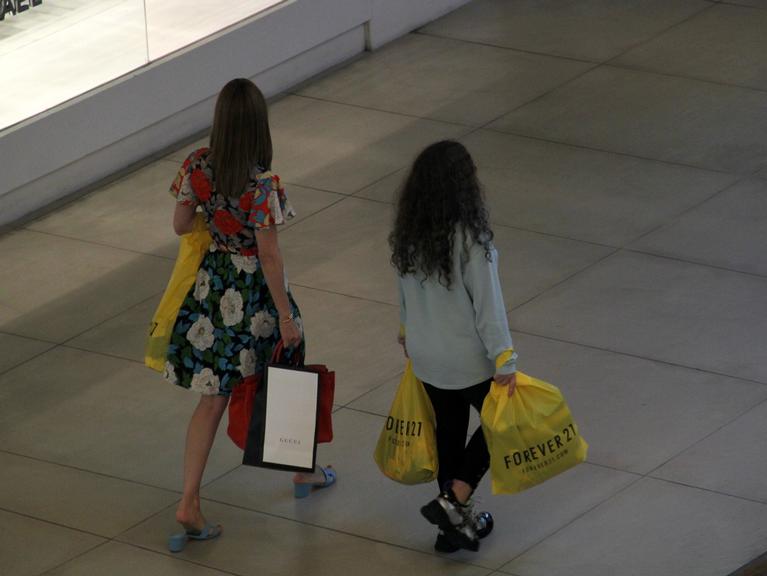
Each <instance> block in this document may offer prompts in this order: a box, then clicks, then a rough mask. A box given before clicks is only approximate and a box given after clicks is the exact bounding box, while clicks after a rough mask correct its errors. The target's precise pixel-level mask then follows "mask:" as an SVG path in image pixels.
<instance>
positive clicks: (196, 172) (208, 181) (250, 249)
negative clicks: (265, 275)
mask: <svg viewBox="0 0 767 576" xmlns="http://www.w3.org/2000/svg"><path fill="white" fill-rule="evenodd" d="M209 159H210V149H208V148H200V149H199V150H195V151H194V152H192V153H191V154H190V155H189V156H188V157H187V159H186V160H185V161H184V164H183V165H182V167H181V170H179V173H178V175H177V176H176V178H175V180H174V182H173V184H172V186H171V193H172V194H173V195H174V196H175V197H176V201H177V202H179V203H181V204H188V205H199V206H200V207H201V208H202V211H203V214H204V215H205V220H206V221H207V223H208V228H209V229H210V233H211V235H212V236H213V240H214V242H215V244H216V245H218V246H219V247H220V248H221V249H222V250H225V251H226V252H231V253H234V254H241V255H242V256H258V245H257V242H256V234H257V231H258V230H260V229H263V228H268V227H269V226H272V225H274V224H275V221H276V220H279V222H280V223H282V222H284V220H285V219H286V218H291V217H293V215H294V213H293V210H292V208H291V207H290V205H289V203H288V201H287V197H286V195H285V189H284V188H283V187H282V185H281V184H280V178H279V176H277V175H276V174H272V173H271V172H263V171H258V170H253V171H252V172H251V174H250V178H249V180H248V183H247V184H246V187H245V191H244V192H243V194H242V195H240V196H239V197H237V198H228V197H226V196H224V195H223V194H221V193H219V192H217V191H216V185H215V177H214V174H213V166H212V163H211V162H209ZM275 194H276V198H275V199H276V200H277V202H276V203H275V205H276V207H277V208H279V210H280V214H279V215H275V214H272V209H273V208H272V205H271V202H272V200H273V198H272V195H275ZM277 216H279V218H277Z"/></svg>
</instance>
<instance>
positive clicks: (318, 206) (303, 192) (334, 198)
mask: <svg viewBox="0 0 767 576" xmlns="http://www.w3.org/2000/svg"><path fill="white" fill-rule="evenodd" d="M285 189H286V193H287V195H288V198H289V199H290V203H291V205H292V206H293V208H294V209H295V211H296V216H295V218H292V219H290V220H288V221H287V222H286V223H285V229H287V228H290V227H291V226H295V225H296V224H298V223H299V222H301V221H302V220H305V219H306V218H309V217H310V216H313V215H314V214H316V213H317V212H320V211H322V210H324V209H325V208H328V207H329V206H332V205H333V204H335V203H336V202H338V201H340V200H343V199H344V198H345V197H346V196H344V195H343V194H337V193H335V192H325V191H323V190H316V189H314V188H307V187H306V186H299V185H297V184H290V183H288V184H285Z"/></svg>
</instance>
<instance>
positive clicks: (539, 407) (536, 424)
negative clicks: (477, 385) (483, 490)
mask: <svg viewBox="0 0 767 576" xmlns="http://www.w3.org/2000/svg"><path fill="white" fill-rule="evenodd" d="M481 417H482V430H483V432H484V433H485V439H486V441H487V446H488V450H489V451H490V473H491V476H492V479H493V494H513V493H515V492H521V491H522V490H525V489H527V488H531V487H532V486H535V485H536V484H540V483H541V482H544V481H546V480H548V479H549V478H552V477H554V476H556V475H557V474H561V473H562V472H564V471H565V470H568V469H569V468H572V467H573V466H575V465H576V464H579V463H580V462H583V461H584V460H585V459H586V453H587V451H588V444H586V441H585V440H584V439H583V438H582V437H581V435H580V434H579V433H578V427H577V426H576V425H575V422H574V421H573V418H572V415H571V414H570V409H569V408H568V407H567V403H566V402H565V399H564V397H563V396H562V393H561V392H560V391H559V389H558V388H556V386H552V385H551V384H549V383H547V382H544V381H542V380H537V379H536V378H532V377H530V376H528V375H527V374H523V373H521V372H517V388H516V390H515V391H514V394H512V395H511V397H510V398H509V396H508V393H507V388H506V387H505V386H499V385H498V384H496V383H495V382H494V383H493V384H492V386H491V388H490V393H489V394H488V395H487V397H486V398H485V402H484V404H483V406H482V415H481Z"/></svg>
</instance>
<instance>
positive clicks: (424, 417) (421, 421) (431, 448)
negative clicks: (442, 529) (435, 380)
mask: <svg viewBox="0 0 767 576" xmlns="http://www.w3.org/2000/svg"><path fill="white" fill-rule="evenodd" d="M434 430H435V418H434V408H433V407H432V405H431V401H430V400H429V396H428V395H427V394H426V390H424V388H423V384H421V382H420V381H419V380H418V379H417V378H416V377H415V374H413V366H412V364H411V362H410V360H408V362H407V366H406V367H405V373H404V374H403V376H402V380H401V381H400V384H399V388H398V389H397V394H396V396H394V402H393V403H392V406H391V409H390V410H389V417H388V418H387V419H386V423H385V424H384V427H383V430H381V435H380V436H379V437H378V445H377V446H376V450H375V455H374V458H375V461H376V464H378V467H379V468H380V469H381V472H383V473H384V474H385V475H386V476H388V477H389V478H391V479H392V480H396V481H397V482H402V483H403V484H419V483H421V482H431V481H432V480H434V479H435V478H436V477H437V469H438V460H437V436H436V434H435V431H434Z"/></svg>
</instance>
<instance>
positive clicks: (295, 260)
mask: <svg viewBox="0 0 767 576" xmlns="http://www.w3.org/2000/svg"><path fill="white" fill-rule="evenodd" d="M392 214H393V212H392V210H391V207H390V206H389V205H386V204H381V203H378V202H370V201H367V200H357V199H354V198H350V199H348V200H344V201H343V202H342V203H340V204H338V205H337V206H333V207H332V208H330V209H328V210H325V211H324V212H323V213H322V214H318V215H317V216H316V217H314V218H312V219H311V220H309V221H307V222H305V223H303V224H300V225H297V226H295V227H294V228H293V229H292V230H290V231H289V232H288V233H286V234H285V235H283V237H282V238H283V246H284V253H285V259H286V262H287V263H288V266H289V269H290V278H291V279H292V281H293V282H295V283H296V284H300V285H305V286H311V287H314V288H320V289H323V290H329V291H333V292H339V293H343V294H349V295H352V296H357V297H360V298H366V299H370V300H375V301H379V302H387V303H389V304H392V305H398V302H399V300H398V296H397V289H396V273H395V270H394V268H393V267H392V266H391V264H390V262H389V259H390V256H391V253H390V250H389V247H388V244H387V237H388V235H389V233H390V231H391V226H392V221H393V216H392ZM339 222H343V223H344V224H343V225H342V226H341V227H339V228H336V233H335V234H333V235H332V236H329V235H328V234H327V231H328V230H329V229H331V228H332V227H333V226H334V225H335V224H336V223H339ZM494 233H495V238H494V244H495V246H496V247H497V248H498V251H499V253H500V258H499V262H500V265H499V266H500V274H501V284H502V287H503V292H504V298H505V301H506V305H507V307H512V306H516V305H518V304H521V303H522V302H525V301H526V300H529V299H530V298H532V297H534V296H536V295H537V294H539V293H540V292H542V291H543V290H546V289H547V288H549V287H550V286H552V285H553V284H555V283H557V282H559V281H561V280H563V279H564V278H566V277H568V276H569V275H571V274H574V273H575V272H577V271H578V270H580V269H582V268H584V267H586V266H588V265H590V264H592V263H594V262H596V261H597V260H599V259H600V258H603V257H604V256H606V255H607V254H609V253H610V251H611V249H610V248H606V247H602V246H595V245H592V244H585V243H581V242H576V241H572V240H565V239H562V238H555V237H552V236H546V235H542V234H536V233H533V232H526V231H521V230H513V229H510V228H506V227H502V226H496V227H495V229H494Z"/></svg>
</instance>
